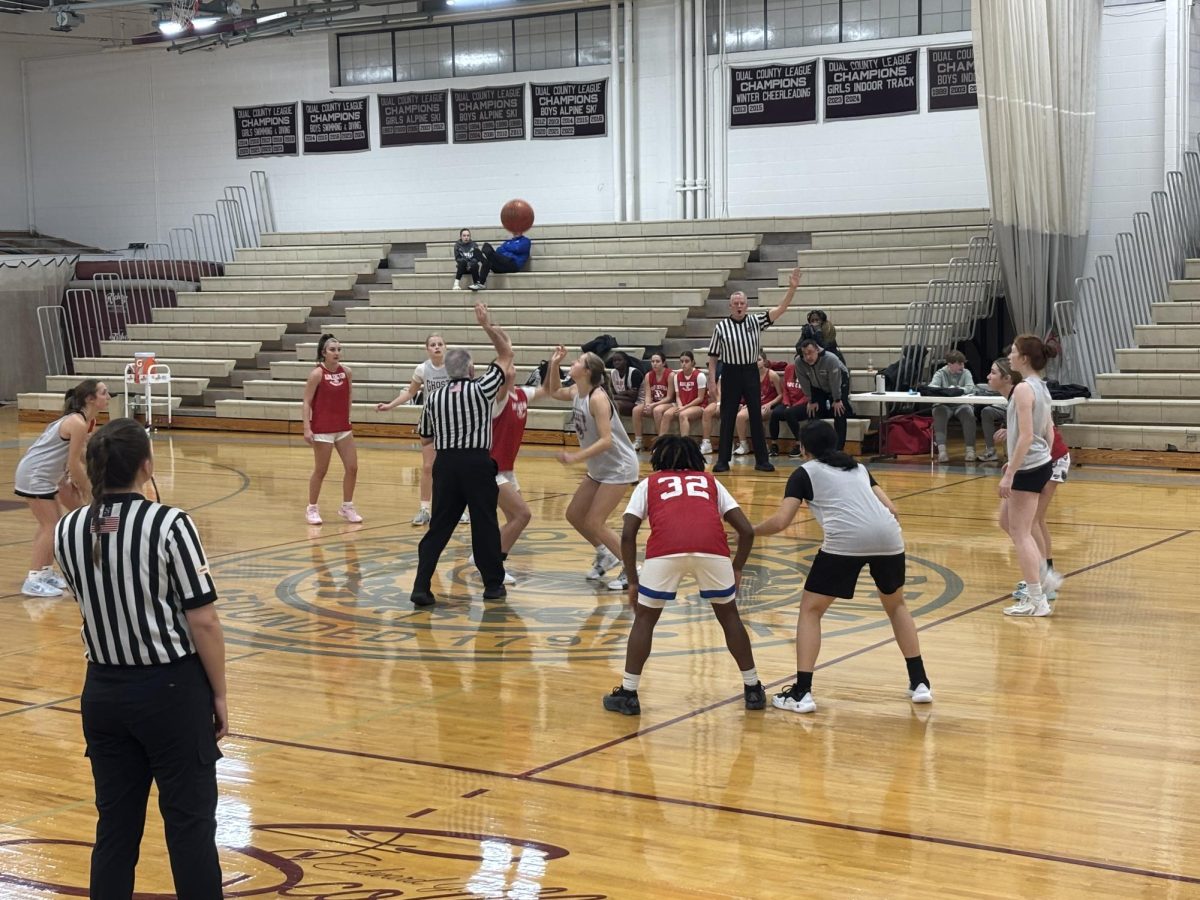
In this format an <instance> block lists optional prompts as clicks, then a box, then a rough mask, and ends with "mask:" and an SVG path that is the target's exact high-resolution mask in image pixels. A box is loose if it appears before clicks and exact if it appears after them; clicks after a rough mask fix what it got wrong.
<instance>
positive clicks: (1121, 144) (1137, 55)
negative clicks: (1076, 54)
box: [1087, 2, 1168, 272]
mask: <svg viewBox="0 0 1200 900" xmlns="http://www.w3.org/2000/svg"><path fill="white" fill-rule="evenodd" d="M1167 6H1168V4H1166V3H1161V2H1157V3H1156V2H1151V3H1140V4H1132V5H1126V6H1117V7H1107V8H1106V9H1105V12H1104V22H1103V25H1102V28H1101V33H1100V40H1101V48H1100V60H1099V71H1098V73H1097V84H1096V137H1095V140H1096V151H1095V168H1094V171H1093V176H1092V185H1093V187H1092V224H1091V234H1090V238H1089V240H1088V263H1087V268H1088V270H1089V272H1090V271H1091V270H1092V268H1093V267H1094V264H1095V258H1096V256H1097V255H1098V254H1101V253H1110V252H1112V251H1113V250H1114V249H1115V246H1116V244H1115V241H1116V235H1117V234H1118V233H1119V232H1122V231H1129V230H1131V229H1132V227H1133V214H1134V213H1135V212H1139V211H1141V210H1148V209H1149V208H1150V194H1151V192H1153V191H1156V190H1161V189H1162V186H1163V179H1164V172H1163V159H1164V142H1165V136H1164V125H1165V108H1166V101H1165V91H1166V87H1165V85H1166V78H1167V74H1166V46H1165V40H1166V31H1167V28H1166V15H1167Z"/></svg>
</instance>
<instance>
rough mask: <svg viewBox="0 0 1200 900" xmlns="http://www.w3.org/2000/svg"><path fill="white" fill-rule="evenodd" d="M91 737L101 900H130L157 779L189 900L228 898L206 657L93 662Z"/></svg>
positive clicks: (174, 865) (87, 706)
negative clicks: (219, 850) (108, 663)
mask: <svg viewBox="0 0 1200 900" xmlns="http://www.w3.org/2000/svg"><path fill="white" fill-rule="evenodd" d="M81 705H82V710H83V735H84V738H85V739H86V740H87V755H88V758H89V759H90V760H91V764H92V778H93V780H94V781H95V784H96V809H97V810H98V811H99V813H100V819H99V821H98V822H97V823H96V846H95V847H94V848H93V850H92V874H91V894H90V896H91V897H92V900H129V898H130V897H131V896H132V895H133V873H134V869H135V868H136V866H137V861H138V848H139V846H140V845H141V842H142V831H143V829H144V827H145V824H146V800H147V798H148V797H149V795H150V782H151V780H153V781H154V783H155V784H157V785H158V808H159V810H160V811H161V812H162V817H163V823H164V825H165V826H166V837H167V853H168V855H169V856H170V858H171V874H172V875H173V876H174V879H175V893H176V894H177V895H178V897H179V898H180V900H217V898H220V897H221V896H222V891H221V865H220V862H219V861H218V859H217V843H216V835H217V760H218V759H220V758H221V751H220V750H219V749H217V741H216V735H215V731H214V729H213V717H212V688H211V687H210V686H209V684H208V677H207V676H206V675H205V674H204V667H203V665H201V663H200V658H199V657H197V656H189V657H187V658H186V659H183V660H181V661H179V662H177V663H173V664H170V665H163V666H102V665H96V664H94V663H93V664H89V665H88V670H87V680H86V681H85V682H84V686H83V699H82V702H81Z"/></svg>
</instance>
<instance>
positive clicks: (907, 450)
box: [883, 414, 933, 456]
mask: <svg viewBox="0 0 1200 900" xmlns="http://www.w3.org/2000/svg"><path fill="white" fill-rule="evenodd" d="M883 427H884V433H885V441H884V446H885V447H886V448H887V452H888V453H894V454H895V455H896V456H919V455H921V454H924V455H925V456H928V455H929V451H930V449H931V448H932V447H933V419H932V418H930V417H929V416H918V415H915V414H913V415H907V416H892V418H890V419H888V420H887V421H886V422H885V423H884V426H883Z"/></svg>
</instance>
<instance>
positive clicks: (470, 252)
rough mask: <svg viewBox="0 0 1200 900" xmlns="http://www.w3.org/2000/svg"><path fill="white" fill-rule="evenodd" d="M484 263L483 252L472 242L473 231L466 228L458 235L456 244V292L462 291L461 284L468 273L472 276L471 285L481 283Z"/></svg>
mask: <svg viewBox="0 0 1200 900" xmlns="http://www.w3.org/2000/svg"><path fill="white" fill-rule="evenodd" d="M482 261H483V251H482V250H480V249H479V245H478V244H476V243H475V242H474V241H473V240H471V229H470V228H464V229H463V230H462V231H460V232H459V233H458V240H457V241H455V242H454V265H455V266H456V268H455V272H454V290H456V291H459V290H462V285H461V284H460V283H459V282H460V281H462V277H463V276H464V275H466V274H467V273H470V275H471V284H476V283H478V282H479V264H480V263H481V262H482Z"/></svg>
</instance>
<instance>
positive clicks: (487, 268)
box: [471, 244, 521, 515]
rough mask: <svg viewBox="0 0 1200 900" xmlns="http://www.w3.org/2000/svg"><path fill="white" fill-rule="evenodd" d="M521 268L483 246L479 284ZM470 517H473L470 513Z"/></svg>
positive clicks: (490, 248) (489, 245) (488, 245)
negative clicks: (493, 273)
mask: <svg viewBox="0 0 1200 900" xmlns="http://www.w3.org/2000/svg"><path fill="white" fill-rule="evenodd" d="M520 268H521V267H520V266H518V265H517V264H516V263H515V262H513V261H512V260H511V259H509V258H508V257H507V256H504V255H503V254H501V253H497V252H496V248H495V247H493V246H492V245H491V244H484V245H483V262H482V263H480V264H479V283H480V284H487V279H488V275H489V274H491V273H492V272H499V273H500V274H501V275H507V274H509V273H510V272H516V271H517V270H518V269H520ZM471 515H474V513H472V514H471Z"/></svg>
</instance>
